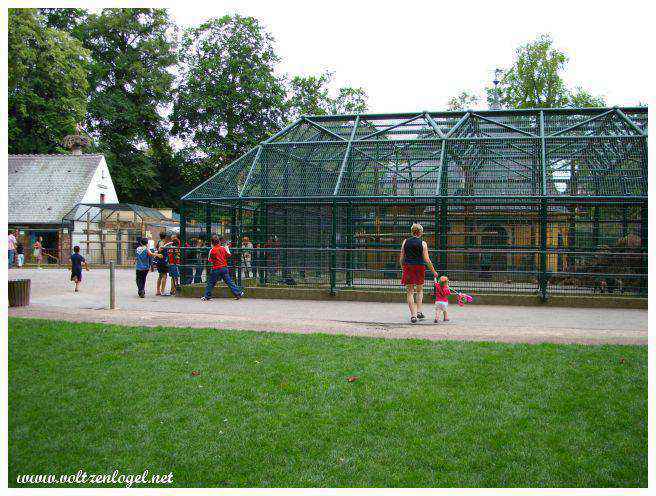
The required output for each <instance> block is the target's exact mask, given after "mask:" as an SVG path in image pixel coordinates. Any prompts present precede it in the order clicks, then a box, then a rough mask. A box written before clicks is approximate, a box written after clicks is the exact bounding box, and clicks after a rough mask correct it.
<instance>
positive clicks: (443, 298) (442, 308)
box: [433, 276, 451, 323]
mask: <svg viewBox="0 0 656 496" xmlns="http://www.w3.org/2000/svg"><path fill="white" fill-rule="evenodd" d="M450 294H451V289H449V278H448V277H446V276H442V277H440V282H436V283H435V320H434V321H433V322H435V323H438V322H439V321H440V320H439V316H440V313H442V314H443V315H444V322H448V321H449V314H448V313H447V310H448V308H449V299H448V296H449V295H450Z"/></svg>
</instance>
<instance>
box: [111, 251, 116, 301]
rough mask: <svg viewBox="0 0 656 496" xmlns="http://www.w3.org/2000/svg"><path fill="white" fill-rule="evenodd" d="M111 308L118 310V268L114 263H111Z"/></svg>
mask: <svg viewBox="0 0 656 496" xmlns="http://www.w3.org/2000/svg"><path fill="white" fill-rule="evenodd" d="M109 308H110V310H114V309H115V308H116V267H115V266H114V261H110V262H109Z"/></svg>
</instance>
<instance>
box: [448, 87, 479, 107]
mask: <svg viewBox="0 0 656 496" xmlns="http://www.w3.org/2000/svg"><path fill="white" fill-rule="evenodd" d="M479 102H480V98H478V97H477V96H476V95H475V94H473V93H470V92H469V91H463V92H462V93H460V94H459V95H458V96H454V97H453V98H450V99H449V101H448V102H447V104H446V108H447V110H467V109H473V108H476V107H478V104H479Z"/></svg>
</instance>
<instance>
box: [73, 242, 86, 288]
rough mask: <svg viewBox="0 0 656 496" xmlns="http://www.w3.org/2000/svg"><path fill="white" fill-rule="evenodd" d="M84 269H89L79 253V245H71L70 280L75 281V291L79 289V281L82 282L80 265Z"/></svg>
mask: <svg viewBox="0 0 656 496" xmlns="http://www.w3.org/2000/svg"><path fill="white" fill-rule="evenodd" d="M83 265H84V268H85V269H86V270H89V264H88V263H87V261H86V260H85V259H84V257H83V256H82V255H80V247H79V246H75V247H73V254H72V255H71V281H73V282H74V283H75V292H76V293H77V292H78V291H79V290H80V283H81V282H82V266H83Z"/></svg>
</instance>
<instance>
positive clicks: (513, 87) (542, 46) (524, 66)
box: [486, 34, 604, 108]
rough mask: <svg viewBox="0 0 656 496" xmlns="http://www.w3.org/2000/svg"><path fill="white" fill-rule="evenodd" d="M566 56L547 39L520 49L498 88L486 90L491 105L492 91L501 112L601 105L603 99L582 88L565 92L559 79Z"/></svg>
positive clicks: (563, 84) (564, 86) (542, 36)
mask: <svg viewBox="0 0 656 496" xmlns="http://www.w3.org/2000/svg"><path fill="white" fill-rule="evenodd" d="M568 60H569V58H568V57H567V55H566V54H565V53H564V52H562V51H560V50H558V49H556V48H555V47H554V46H553V41H552V39H551V37H550V36H549V35H544V34H543V35H540V36H539V37H538V38H537V39H536V40H535V41H531V42H529V43H526V44H524V45H522V46H520V47H519V48H518V49H517V50H516V53H515V61H514V63H513V65H512V67H510V68H509V69H507V70H505V71H504V72H503V75H502V76H501V78H500V82H499V85H498V87H497V88H496V89H495V88H494V87H488V88H487V89H486V91H487V100H488V105H491V104H492V103H493V102H494V99H495V91H497V92H498V94H499V101H500V103H501V107H503V108H547V107H566V106H575V107H578V106H580V107H590V106H599V105H600V104H603V101H604V99H603V97H599V96H593V95H591V94H590V93H588V92H587V91H584V90H583V89H581V88H577V89H576V90H575V91H574V92H572V91H570V90H568V89H567V86H566V85H565V82H564V80H563V78H562V76H561V73H562V71H563V70H564V69H565V67H566V66H567V62H568Z"/></svg>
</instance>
